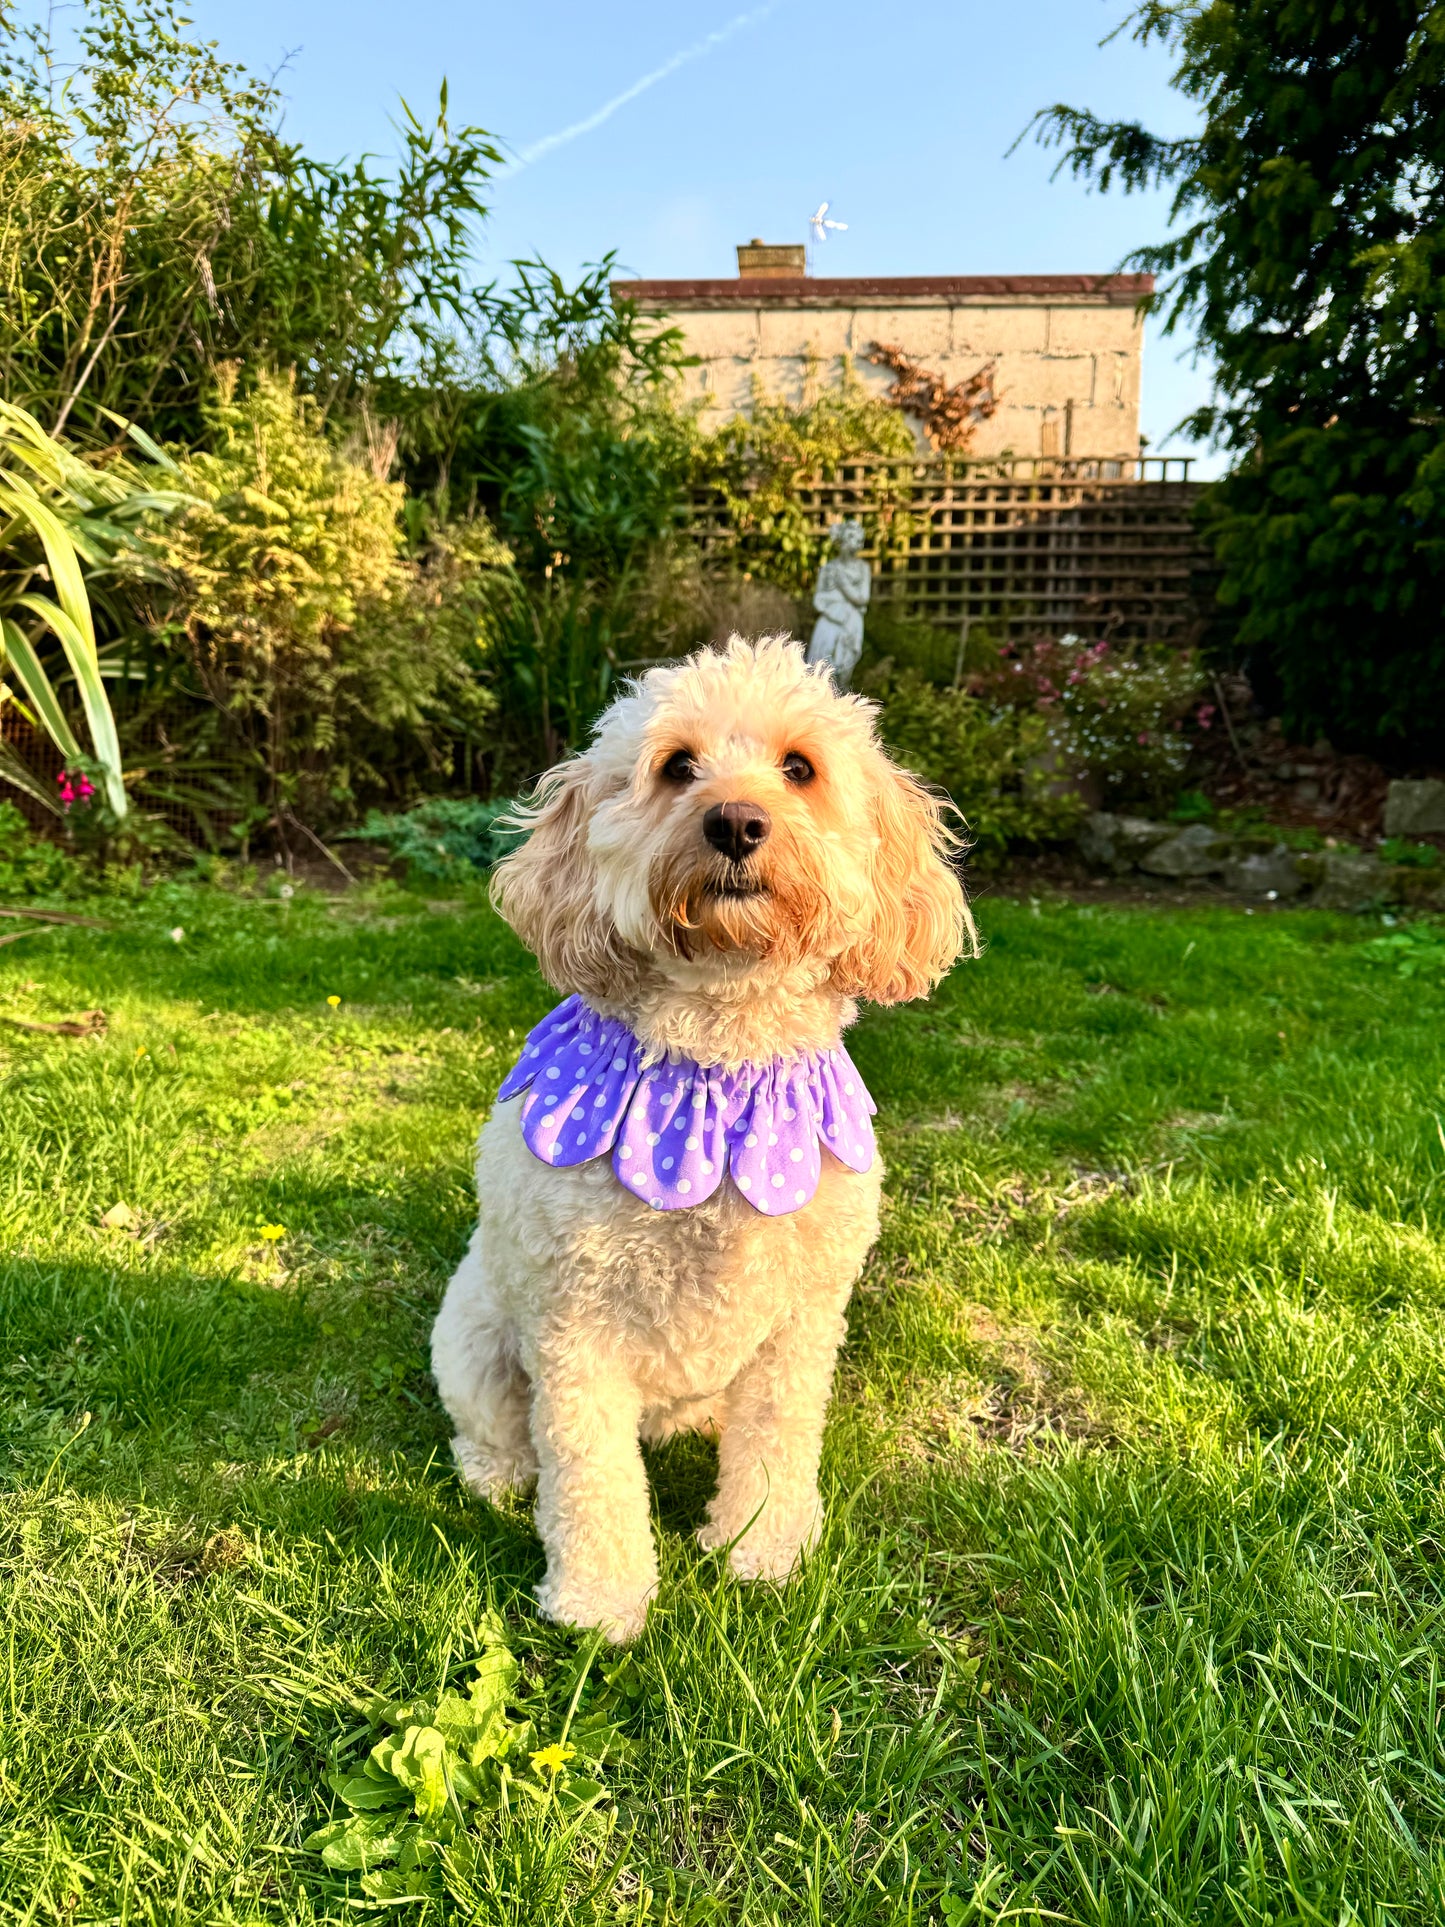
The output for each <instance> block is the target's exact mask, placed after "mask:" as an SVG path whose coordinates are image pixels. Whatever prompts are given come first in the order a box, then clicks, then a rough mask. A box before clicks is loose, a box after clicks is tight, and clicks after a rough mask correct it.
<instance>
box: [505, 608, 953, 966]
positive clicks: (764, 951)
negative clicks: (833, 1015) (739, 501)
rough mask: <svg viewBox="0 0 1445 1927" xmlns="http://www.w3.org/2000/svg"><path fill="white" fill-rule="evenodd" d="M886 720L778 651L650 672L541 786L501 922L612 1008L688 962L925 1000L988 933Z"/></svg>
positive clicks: (730, 651) (774, 640) (744, 650)
mask: <svg viewBox="0 0 1445 1927" xmlns="http://www.w3.org/2000/svg"><path fill="white" fill-rule="evenodd" d="M874 713H875V712H874V709H873V706H872V705H871V704H870V703H867V702H864V701H863V700H862V699H861V698H859V697H857V696H850V695H840V694H839V693H838V692H837V690H836V689H835V688H834V686H833V683H832V681H831V679H830V677H829V675H828V673H827V670H826V669H825V668H820V667H814V668H809V667H807V666H806V665H805V664H804V662H803V657H802V652H801V650H800V649H799V648H798V646H797V644H796V643H792V642H789V641H787V640H786V639H784V638H782V637H767V638H764V639H763V640H762V641H760V642H756V643H753V642H744V641H743V640H741V638H739V637H737V636H734V637H733V638H732V640H731V641H730V642H729V643H728V644H727V645H726V647H724V648H721V649H705V650H702V651H700V652H699V653H698V654H697V655H695V656H691V657H689V658H688V659H687V660H686V661H685V662H681V663H678V664H676V665H671V664H669V665H665V666H663V667H660V668H656V669H652V670H649V672H648V673H647V674H646V675H645V676H644V677H643V678H642V679H641V681H640V682H638V683H637V684H636V685H635V686H633V688H632V689H631V691H630V693H628V694H627V695H624V696H622V697H620V698H619V699H618V700H617V701H616V702H614V703H613V704H612V706H611V708H609V709H608V710H607V712H606V713H605V714H604V716H603V717H602V719H601V721H600V722H599V723H598V725H597V729H596V731H595V734H594V736H593V740H592V743H591V744H590V746H589V747H588V749H587V750H586V751H585V753H583V754H582V755H579V756H574V757H572V758H571V759H570V760H569V761H567V762H565V763H561V764H559V765H558V767H557V768H556V769H553V770H550V771H549V772H548V773H547V775H546V776H544V777H543V778H542V781H541V783H540V784H539V785H538V788H537V793H536V796H535V797H534V799H533V801H532V803H531V805H530V806H529V807H528V809H527V810H526V811H525V812H524V815H525V819H526V821H528V822H529V823H530V824H531V826H532V828H531V835H530V836H529V837H528V839H527V841H526V842H525V843H524V844H522V845H521V846H520V847H519V848H518V849H517V850H515V851H514V852H513V853H512V854H511V855H510V856H508V857H507V858H506V859H505V860H504V861H503V862H502V863H501V864H500V865H499V866H498V868H497V872H496V876H495V879H494V883H493V891H494V895H495V898H496V901H497V904H498V906H499V908H500V909H501V912H502V914H503V916H505V917H506V919H507V921H508V922H509V923H510V924H511V925H512V927H513V928H514V929H515V930H516V931H517V934H518V935H519V936H520V937H521V938H522V940H523V942H524V943H526V944H527V945H528V947H529V948H530V949H531V950H533V951H534V952H535V953H536V956H537V959H538V962H539V963H540V964H541V966H542V970H543V974H544V975H545V976H546V977H547V978H548V980H549V981H550V982H551V983H553V984H555V985H556V986H557V988H558V989H559V990H566V991H580V992H582V994H583V995H584V996H588V997H592V998H594V999H601V1000H603V1001H607V1002H613V1003H616V1002H625V1001H626V998H627V995H628V991H629V989H630V988H631V987H633V986H635V985H636V984H637V983H638V982H639V981H640V980H641V979H642V977H643V976H645V975H646V973H647V972H648V970H649V968H653V969H656V968H659V967H661V968H662V969H664V970H668V969H670V968H676V967H677V966H678V965H679V964H680V963H685V964H687V965H688V966H690V967H691V968H690V970H689V974H693V973H694V972H701V973H703V974H704V975H705V974H706V973H707V972H708V971H709V970H715V971H717V972H718V973H719V974H721V975H724V976H735V975H737V974H739V973H740V972H746V971H748V970H750V969H752V968H755V967H756V966H757V965H758V964H760V963H766V964H768V965H769V966H771V967H773V968H774V969H776V970H779V971H783V972H786V971H787V970H789V969H790V968H798V969H800V970H806V971H807V972H808V974H809V975H810V976H812V977H813V979H814V980H815V981H819V980H824V979H826V980H827V981H829V982H831V984H832V985H833V986H834V987H835V988H836V989H837V990H838V991H839V993H840V994H842V995H844V996H862V997H869V998H872V999H873V1000H874V1001H875V1002H878V1003H896V1002H899V1001H901V1000H903V999H905V998H909V997H918V996H922V995H923V994H924V993H925V992H926V991H928V990H929V989H931V987H932V986H933V984H934V983H936V982H937V980H938V979H939V978H940V977H941V976H942V975H943V974H944V972H945V971H946V970H947V969H948V967H949V965H950V964H952V962H953V961H954V959H955V958H956V957H957V956H958V955H959V953H960V951H961V950H962V949H963V948H964V947H965V946H966V945H968V944H971V942H972V937H973V929H972V924H971V922H970V920H969V916H968V910H967V907H966V905H965V902H964V896H963V891H962V889H961V888H960V886H959V882H958V879H957V877H956V876H955V874H954V872H953V870H952V868H951V867H950V865H949V863H948V860H947V858H948V853H949V850H950V847H951V846H953V844H954V841H955V839H954V838H953V837H952V836H951V834H950V832H949V830H948V829H947V827H946V825H945V823H944V821H943V816H942V807H941V805H940V804H939V802H938V801H937V800H936V799H935V798H934V797H932V796H931V795H930V794H929V793H928V791H927V790H925V789H924V788H923V787H922V786H921V785H920V784H919V783H917V782H915V780H914V779H913V778H912V777H911V776H909V775H907V774H906V773H905V772H904V771H903V770H900V769H899V768H898V767H897V766H896V765H895V764H894V763H892V762H891V761H890V760H889V758H888V756H887V755H886V754H885V752H884V750H883V749H882V747H881V746H880V744H879V741H878V737H877V734H876V731H875V728H874Z"/></svg>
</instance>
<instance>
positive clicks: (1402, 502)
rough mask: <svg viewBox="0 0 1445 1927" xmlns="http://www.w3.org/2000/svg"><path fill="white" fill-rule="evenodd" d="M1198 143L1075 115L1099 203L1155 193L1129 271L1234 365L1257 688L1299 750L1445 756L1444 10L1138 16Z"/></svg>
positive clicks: (1219, 9)
mask: <svg viewBox="0 0 1445 1927" xmlns="http://www.w3.org/2000/svg"><path fill="white" fill-rule="evenodd" d="M1128 24H1129V26H1130V28H1131V30H1132V32H1133V35H1134V37H1135V38H1136V39H1137V40H1139V41H1140V42H1142V43H1145V44H1150V43H1158V44H1161V45H1163V46H1165V47H1167V48H1168V49H1169V50H1170V51H1171V52H1172V54H1173V56H1174V60H1175V67H1174V74H1173V82H1174V85H1175V87H1176V88H1178V90H1179V91H1180V92H1181V93H1182V94H1183V96H1184V97H1185V99H1186V100H1187V101H1188V102H1190V103H1191V104H1192V105H1193V106H1194V108H1195V109H1197V111H1198V113H1199V116H1200V125H1199V129H1198V131H1197V132H1195V133H1190V134H1185V135H1182V136H1180V137H1178V138H1173V139H1170V138H1165V137H1162V136H1159V135H1156V134H1153V133H1151V132H1149V131H1148V130H1147V129H1146V128H1144V127H1142V126H1141V125H1140V124H1139V123H1138V122H1136V121H1107V120H1101V119H1098V118H1097V117H1096V116H1094V115H1093V114H1091V113H1088V112H1086V111H1083V110H1081V109H1078V108H1073V107H1065V106H1057V107H1053V108H1051V109H1049V110H1047V111H1046V112H1045V113H1044V114H1043V116H1042V133H1043V137H1044V138H1045V139H1048V140H1053V141H1058V142H1060V143H1062V144H1063V146H1064V149H1065V156H1064V165H1066V166H1068V167H1070V168H1071V169H1072V170H1073V172H1074V173H1075V174H1079V175H1082V176H1084V177H1086V178H1088V179H1090V180H1092V181H1094V182H1095V183H1096V184H1097V185H1098V186H1099V187H1100V188H1104V189H1107V188H1110V187H1112V186H1115V185H1118V186H1120V187H1122V188H1123V189H1124V190H1125V192H1129V191H1133V190H1142V189H1150V188H1158V187H1163V188H1166V189H1167V190H1169V191H1170V193H1171V194H1172V197H1173V201H1172V206H1173V213H1174V217H1175V222H1176V228H1177V231H1176V233H1175V234H1174V236H1173V237H1172V238H1171V239H1169V240H1167V241H1165V242H1163V243H1161V244H1158V245H1155V246H1151V247H1146V248H1141V249H1139V250H1138V251H1137V253H1136V254H1135V255H1134V256H1133V257H1132V260H1133V262H1134V264H1135V265H1137V266H1140V267H1144V268H1151V269H1154V270H1155V271H1157V272H1160V273H1162V274H1164V275H1165V276H1166V277H1169V281H1168V285H1167V287H1166V288H1165V289H1164V290H1163V291H1162V293H1161V295H1160V297H1159V302H1160V305H1162V306H1163V307H1164V308H1165V310H1166V312H1167V315H1168V325H1169V326H1171V327H1173V326H1178V325H1181V324H1184V323H1186V322H1187V323H1188V324H1190V325H1192V327H1193V328H1194V329H1195V330H1196V332H1197V335H1198V338H1199V340H1200V342H1201V344H1202V345H1203V347H1204V348H1205V350H1206V351H1207V353H1208V354H1209V356H1210V357H1211V359H1212V360H1213V362H1214V364H1215V367H1216V369H1217V394H1216V398H1215V400H1214V401H1213V403H1212V404H1211V405H1210V406H1208V407H1206V408H1204V409H1201V410H1200V411H1199V412H1198V413H1197V414H1196V416H1195V417H1194V418H1193V422H1192V426H1193V429H1194V431H1195V432H1196V433H1199V434H1211V435H1214V436H1216V437H1217V438H1218V439H1219V440H1220V441H1221V442H1222V444H1223V445H1224V447H1226V448H1227V449H1229V450H1230V451H1231V452H1232V453H1233V455H1234V457H1235V460H1236V466H1235V468H1234V470H1233V472H1232V473H1231V474H1230V475H1229V477H1228V478H1227V479H1226V480H1225V481H1223V482H1222V483H1220V484H1219V485H1218V487H1217V488H1216V489H1215V490H1214V491H1213V494H1212V498H1211V501H1210V505H1209V509H1208V515H1207V527H1208V529H1209V532H1210V534H1211V536H1212V538H1213V540H1214V542H1215V544H1216V547H1217V550H1218V554H1219V559H1220V561H1221V562H1222V564H1223V568H1224V576H1223V582H1222V584H1221V588H1220V595H1221V599H1222V600H1223V601H1224V602H1225V603H1226V604H1227V605H1230V606H1232V607H1234V608H1235V609H1237V610H1238V612H1239V618H1240V622H1239V635H1240V639H1241V642H1242V643H1243V644H1244V645H1245V646H1246V647H1247V648H1248V649H1249V650H1250V652H1251V666H1252V670H1253V673H1254V674H1255V675H1256V678H1257V680H1259V681H1260V682H1261V683H1262V684H1263V685H1265V686H1266V688H1267V689H1268V690H1269V692H1270V693H1271V694H1273V695H1275V696H1277V699H1278V700H1279V701H1280V702H1281V703H1282V705H1283V708H1284V712H1285V717H1286V721H1287V723H1288V724H1289V726H1290V728H1291V729H1292V730H1293V731H1294V732H1295V733H1297V734H1300V735H1304V736H1309V735H1313V734H1315V733H1317V732H1319V731H1324V732H1325V733H1326V734H1328V735H1330V736H1331V737H1332V738H1334V739H1335V740H1336V741H1338V742H1340V743H1348V744H1353V745H1360V746H1364V747H1372V748H1377V749H1381V748H1382V749H1386V750H1393V751H1394V752H1395V753H1398V754H1405V755H1409V754H1416V755H1418V754H1425V755H1428V756H1435V757H1438V756H1439V755H1441V754H1442V753H1445V634H1442V629H1441V624H1440V618H1439V611H1440V607H1441V602H1442V598H1445V355H1442V353H1441V346H1442V341H1445V9H1442V8H1441V7H1440V6H1439V5H1438V4H1431V0H1145V4H1144V5H1142V6H1139V7H1138V8H1136V10H1135V11H1134V12H1133V13H1132V14H1131V15H1130V17H1129V23H1128Z"/></svg>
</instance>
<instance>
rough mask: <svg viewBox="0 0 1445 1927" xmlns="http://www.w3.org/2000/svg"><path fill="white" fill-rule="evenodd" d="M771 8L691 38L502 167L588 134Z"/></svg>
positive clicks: (537, 156) (756, 9)
mask: <svg viewBox="0 0 1445 1927" xmlns="http://www.w3.org/2000/svg"><path fill="white" fill-rule="evenodd" d="M772 10H773V9H772V6H771V4H770V5H768V6H766V7H754V8H753V10H752V12H751V13H740V14H738V15H737V16H736V18H735V19H732V20H729V21H728V23H727V25H726V26H725V27H719V28H718V29H717V31H716V32H715V33H710V34H708V35H707V37H706V39H703V40H698V41H695V42H694V44H693V45H692V46H691V47H684V48H683V50H682V52H681V53H676V54H674V55H673V56H672V58H671V60H665V61H663V63H662V65H661V66H660V67H654V68H653V70H652V72H651V73H650V74H644V75H643V76H642V78H641V80H634V81H633V83H632V85H631V86H630V87H628V88H627V89H625V91H624V92H622V93H620V94H614V95H613V97H612V99H611V100H609V101H607V102H606V103H605V104H604V105H603V106H601V107H599V108H598V109H597V112H596V113H595V114H589V115H588V116H587V118H586V120H578V121H573V123H572V125H571V126H570V127H564V128H562V129H561V131H560V132H559V133H556V134H548V135H546V136H545V137H544V138H543V139H542V140H539V141H533V143H532V145H531V146H530V147H524V148H523V149H522V151H521V152H520V153H519V154H518V156H517V158H516V160H514V161H513V162H512V164H511V166H510V167H508V168H507V169H506V170H505V171H506V172H507V173H509V174H515V173H517V171H518V170H519V169H520V168H523V167H530V166H531V164H532V162H533V161H539V160H541V158H542V156H543V155H544V154H550V153H551V152H552V149H553V148H554V147H565V146H566V144H567V142H568V141H575V140H576V139H577V137H578V135H579V134H590V133H591V132H592V130H593V128H594V127H600V126H601V125H602V123H603V121H605V120H611V118H612V116H613V115H614V114H615V113H616V112H617V110H618V108H619V107H625V106H626V105H627V103H628V101H630V100H636V98H637V96H638V95H639V94H645V93H646V92H647V90H648V88H649V87H655V86H656V85H657V83H658V81H659V80H666V79H667V77H668V75H669V74H675V73H676V72H677V70H678V68H679V67H685V66H686V65H687V63H688V62H689V61H690V60H701V58H702V56H703V55H704V54H710V53H711V52H712V50H713V48H714V47H720V46H721V45H722V43H723V42H724V41H725V40H731V39H732V37H733V35H734V34H735V33H741V32H742V30H743V28H744V27H753V26H756V25H757V23H758V21H759V20H763V19H766V17H767V16H768V14H770V13H771V12H772Z"/></svg>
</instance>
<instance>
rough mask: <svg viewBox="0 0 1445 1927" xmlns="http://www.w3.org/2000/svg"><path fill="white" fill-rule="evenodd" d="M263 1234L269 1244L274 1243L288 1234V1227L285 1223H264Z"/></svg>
mask: <svg viewBox="0 0 1445 1927" xmlns="http://www.w3.org/2000/svg"><path fill="white" fill-rule="evenodd" d="M261 1236H262V1237H263V1238H264V1239H265V1240H266V1242H267V1244H268V1245H273V1244H275V1243H276V1241H277V1240H278V1239H279V1238H284V1237H285V1236H286V1227H285V1225H284V1224H263V1225H262V1227H261Z"/></svg>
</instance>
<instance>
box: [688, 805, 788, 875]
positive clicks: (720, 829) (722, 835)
mask: <svg viewBox="0 0 1445 1927" xmlns="http://www.w3.org/2000/svg"><path fill="white" fill-rule="evenodd" d="M772 827H773V819H772V818H771V817H770V816H769V815H768V813H767V811H766V810H765V809H764V808H763V806H762V804H761V803H714V804H713V806H712V808H711V809H710V810H709V811H708V813H707V815H706V816H705V817H704V818H703V819H702V833H703V835H704V836H705V837H706V838H707V840H708V842H709V843H711V845H712V846H713V848H714V849H715V850H721V851H722V853H723V855H724V856H730V857H731V858H732V860H733V862H734V863H744V862H746V860H747V859H748V858H749V857H750V856H751V855H752V853H753V851H754V850H755V849H757V847H758V845H759V844H760V843H766V842H767V840H768V832H769V830H771V829H772Z"/></svg>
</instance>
